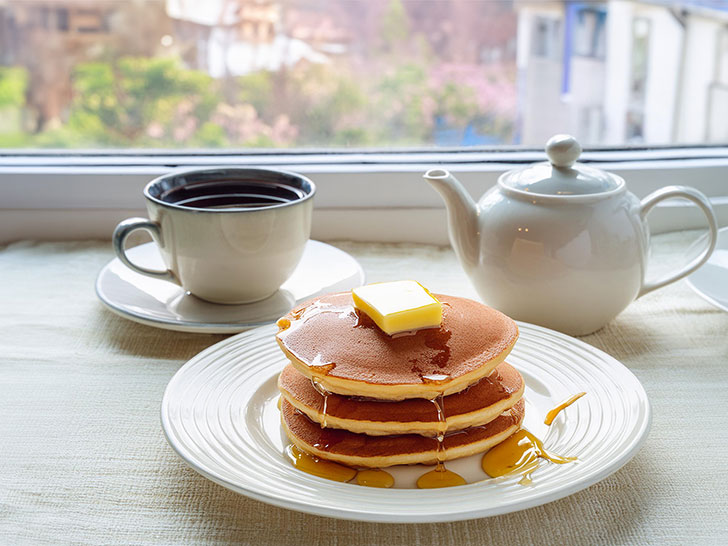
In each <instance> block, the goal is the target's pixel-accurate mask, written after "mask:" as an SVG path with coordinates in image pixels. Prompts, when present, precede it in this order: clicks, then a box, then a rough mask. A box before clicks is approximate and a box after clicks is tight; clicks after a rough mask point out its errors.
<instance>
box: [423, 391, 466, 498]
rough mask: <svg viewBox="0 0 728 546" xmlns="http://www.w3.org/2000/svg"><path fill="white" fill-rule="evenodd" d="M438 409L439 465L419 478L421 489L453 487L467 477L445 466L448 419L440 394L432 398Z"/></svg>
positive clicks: (463, 481)
mask: <svg viewBox="0 0 728 546" xmlns="http://www.w3.org/2000/svg"><path fill="white" fill-rule="evenodd" d="M432 403H433V404H434V405H435V408H436V410H437V422H438V428H437V436H436V437H435V440H437V453H436V457H437V465H436V466H435V468H434V470H430V471H429V472H426V473H425V474H423V475H422V476H420V477H419V479H418V480H417V487H419V488H420V489H435V488H439V487H453V486H455V485H465V483H466V481H465V479H464V478H463V477H462V476H460V475H459V474H456V473H455V472H453V471H451V470H448V469H447V468H445V432H446V431H447V420H446V417H445V409H444V397H443V395H442V394H440V395H439V396H438V397H437V398H435V399H434V400H432Z"/></svg>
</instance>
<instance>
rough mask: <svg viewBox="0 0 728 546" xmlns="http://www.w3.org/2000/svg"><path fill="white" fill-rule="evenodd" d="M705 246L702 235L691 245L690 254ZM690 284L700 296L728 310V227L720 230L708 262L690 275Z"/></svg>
mask: <svg viewBox="0 0 728 546" xmlns="http://www.w3.org/2000/svg"><path fill="white" fill-rule="evenodd" d="M704 246H705V237H702V238H701V239H699V240H698V241H695V243H694V244H693V245H692V246H691V247H690V249H689V250H688V252H689V253H690V254H689V255H691V256H692V255H694V254H696V253H697V252H696V249H697V248H703V247H704ZM688 284H689V285H690V287H691V288H692V289H693V290H695V291H696V292H697V293H698V295H699V296H701V297H703V298H704V299H706V300H707V301H709V302H710V303H712V304H713V305H715V306H716V307H719V308H720V309H723V311H728V227H724V228H723V229H720V230H718V243H717V244H716V245H715V251H714V252H713V254H712V255H711V256H710V258H709V259H708V261H707V262H705V264H704V265H703V266H702V267H700V269H698V270H697V271H696V272H695V273H693V274H692V275H690V276H689V277H688Z"/></svg>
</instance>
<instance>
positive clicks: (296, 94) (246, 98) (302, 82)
mask: <svg viewBox="0 0 728 546" xmlns="http://www.w3.org/2000/svg"><path fill="white" fill-rule="evenodd" d="M382 23H383V24H382V30H381V36H380V45H381V51H380V54H379V57H377V58H375V59H374V60H373V61H369V62H367V63H366V64H364V65H354V64H352V63H349V62H347V61H339V62H330V63H319V64H311V63H307V62H300V63H299V64H298V65H296V66H295V67H289V68H287V69H284V70H281V71H279V72H268V71H258V72H255V73H252V74H248V75H246V76H241V77H238V78H235V79H226V80H225V82H221V81H219V80H214V79H213V78H211V77H210V76H208V75H207V74H204V73H202V72H199V71H195V70H189V69H186V68H184V67H183V66H182V65H181V63H180V61H179V60H177V59H171V58H143V57H120V58H117V59H115V60H111V61H107V62H85V63H81V64H79V65H77V66H76V67H75V69H74V72H73V82H72V83H73V90H74V99H73V102H72V104H71V105H70V108H69V110H68V112H67V119H66V122H65V124H64V125H62V126H61V127H56V128H53V129H47V130H45V131H43V132H42V133H39V134H37V135H30V134H24V133H22V131H21V130H20V129H22V123H21V121H22V118H23V116H22V115H21V114H22V110H21V109H22V108H24V107H25V93H26V87H27V82H28V74H27V72H26V71H25V70H24V69H20V68H3V67H0V114H2V108H3V107H6V110H5V114H6V115H5V116H4V117H2V116H0V147H20V146H29V147H32V146H46V147H48V146H52V147H98V146H110V147H129V146H134V147H144V146H148V147H180V146H194V147H225V146H233V147H237V146H251V147H265V148H273V147H278V148H280V147H286V146H297V145H298V146H301V145H303V146H318V145H321V146H366V145H381V144H383V143H386V144H388V145H419V144H423V143H429V142H432V141H433V136H434V129H435V126H434V125H435V120H436V119H437V120H443V121H444V124H445V128H446V129H458V130H464V129H465V128H466V127H469V128H470V129H472V130H474V131H475V132H477V133H481V134H487V135H493V136H496V137H498V138H502V139H505V138H508V137H509V136H510V135H511V134H512V132H513V126H512V122H511V121H510V120H509V119H507V118H504V117H503V116H502V115H498V114H497V113H496V112H495V111H491V110H490V109H489V108H488V107H483V106H481V105H480V104H479V101H478V99H479V97H478V96H476V91H475V90H474V89H473V88H471V87H469V86H468V85H466V84H464V83H461V82H458V81H457V80H453V79H449V78H452V77H453V76H444V75H443V73H442V72H441V71H440V72H439V73H438V71H437V70H436V67H435V65H434V63H432V62H431V59H432V55H431V52H430V51H429V46H428V45H427V41H426V40H424V38H423V37H422V36H419V35H411V33H410V28H409V24H408V16H407V12H406V10H405V8H404V5H403V3H402V0H391V1H390V2H389V4H388V5H387V8H386V10H385V14H384V16H383V21H382ZM472 70H477V68H473V69H472ZM472 70H471V72H470V73H469V74H468V77H469V78H470V79H469V80H468V81H472V82H475V83H474V84H475V85H485V86H486V89H487V88H488V86H489V85H491V84H492V85H496V84H497V83H498V82H495V81H494V82H490V83H489V82H488V80H487V75H485V74H482V77H481V79H480V80H479V79H478V73H477V72H473V71H472ZM438 74H439V75H438ZM479 82H480V83H479ZM223 83H224V84H225V86H226V87H225V93H223V89H222V84H223ZM225 97H232V98H234V99H235V100H234V101H232V102H228V101H226V98H225ZM480 98H481V101H480V103H482V102H483V101H482V97H480ZM7 107H11V108H16V109H17V110H15V111H13V110H8V109H7ZM10 114H12V115H10ZM26 119H30V120H32V115H31V116H27V117H26Z"/></svg>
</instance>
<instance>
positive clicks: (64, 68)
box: [0, 0, 171, 130]
mask: <svg viewBox="0 0 728 546" xmlns="http://www.w3.org/2000/svg"><path fill="white" fill-rule="evenodd" d="M168 22H169V21H168V18H167V17H166V15H165V13H164V0H134V1H128V0H0V65H4V66H23V67H25V68H26V69H27V70H28V75H29V84H28V97H27V104H28V107H29V108H28V109H27V112H29V113H31V112H32V114H33V117H34V119H32V120H27V124H28V125H32V126H34V127H35V128H36V130H42V129H45V128H48V127H54V126H58V125H60V124H61V121H62V117H63V113H64V111H65V109H66V108H67V107H68V105H69V103H70V102H71V99H72V81H71V80H72V74H73V70H74V67H75V66H76V65H78V64H79V63H82V62H85V61H92V60H96V59H101V58H104V57H105V56H108V55H110V54H111V52H112V51H117V52H123V54H126V55H142V56H153V55H156V54H158V53H160V52H161V51H160V50H161V49H162V45H161V43H160V40H161V38H162V36H164V35H166V34H168V33H169V32H170V30H171V27H170V26H169V24H168Z"/></svg>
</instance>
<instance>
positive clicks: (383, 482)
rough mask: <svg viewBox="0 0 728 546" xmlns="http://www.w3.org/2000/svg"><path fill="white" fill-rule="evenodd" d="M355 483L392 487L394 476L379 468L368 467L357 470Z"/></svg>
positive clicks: (367, 485)
mask: <svg viewBox="0 0 728 546" xmlns="http://www.w3.org/2000/svg"><path fill="white" fill-rule="evenodd" d="M356 483H358V484H359V485H363V486H365V487H384V488H386V487H392V486H393V485H394V476H392V475H391V474H390V473H389V472H385V471H384V470H381V469H379V468H368V469H366V470H360V471H359V472H357V474H356Z"/></svg>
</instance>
